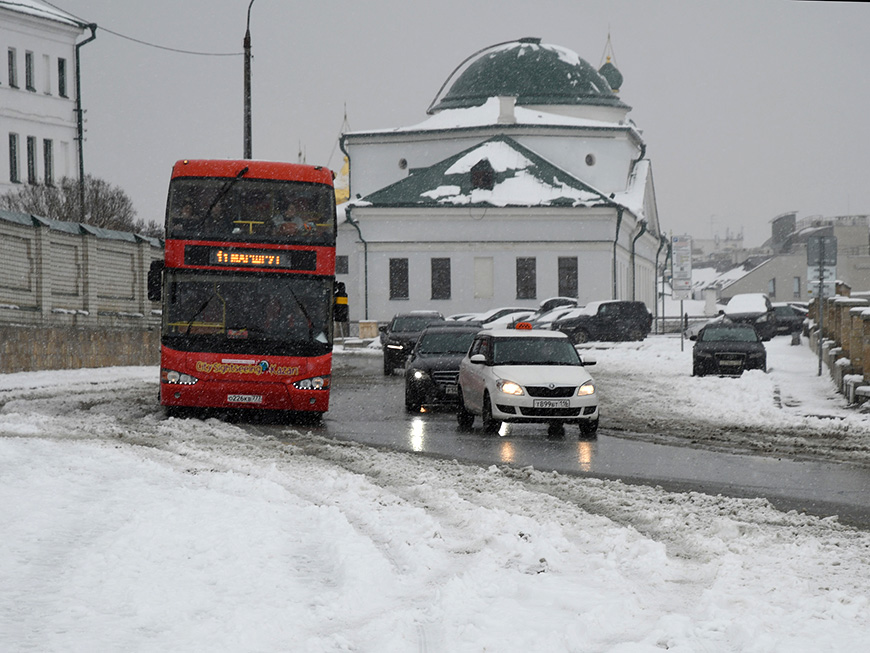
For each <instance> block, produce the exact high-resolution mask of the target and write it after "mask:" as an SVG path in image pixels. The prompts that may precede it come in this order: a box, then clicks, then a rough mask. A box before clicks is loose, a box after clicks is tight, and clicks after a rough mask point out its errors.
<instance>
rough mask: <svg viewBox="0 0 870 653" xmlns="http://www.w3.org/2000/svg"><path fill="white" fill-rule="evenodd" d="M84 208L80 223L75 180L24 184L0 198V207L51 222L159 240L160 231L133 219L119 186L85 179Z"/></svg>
mask: <svg viewBox="0 0 870 653" xmlns="http://www.w3.org/2000/svg"><path fill="white" fill-rule="evenodd" d="M84 189H85V206H84V220H83V221H82V219H81V215H82V211H81V207H80V206H79V201H80V200H79V198H80V189H79V182H78V180H77V179H72V178H70V177H64V178H63V179H61V180H60V182H59V183H58V184H56V185H52V186H48V185H43V184H28V185H25V186H22V187H21V188H19V189H16V190H12V191H9V192H8V193H6V194H4V195H0V206H2V207H3V208H5V209H8V210H10V211H21V212H23V213H30V214H33V215H38V216H40V217H43V218H49V219H52V220H61V221H64V222H84V224H89V225H93V226H95V227H103V228H105V229H115V230H117V231H133V232H136V233H140V234H143V235H145V236H152V237H159V236H162V235H163V229H162V228H161V227H160V226H158V225H156V224H154V223H153V222H145V221H144V220H142V219H141V218H140V219H137V218H136V209H134V208H133V202H131V201H130V198H129V197H128V196H127V194H126V193H125V192H124V191H123V189H121V188H120V187H119V186H112V185H111V184H109V182H107V181H105V180H103V179H98V178H96V177H94V176H92V175H85V183H84Z"/></svg>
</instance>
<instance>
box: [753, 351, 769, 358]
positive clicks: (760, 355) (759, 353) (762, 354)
mask: <svg viewBox="0 0 870 653" xmlns="http://www.w3.org/2000/svg"><path fill="white" fill-rule="evenodd" d="M765 355H766V354H765V352H763V351H755V352H751V353H750V354H749V358H764V357H765Z"/></svg>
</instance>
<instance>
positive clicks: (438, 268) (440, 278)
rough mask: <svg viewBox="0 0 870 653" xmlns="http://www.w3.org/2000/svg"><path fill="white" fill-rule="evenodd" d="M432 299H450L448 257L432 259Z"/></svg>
mask: <svg viewBox="0 0 870 653" xmlns="http://www.w3.org/2000/svg"><path fill="white" fill-rule="evenodd" d="M432 299H450V259H449V258H433V259H432Z"/></svg>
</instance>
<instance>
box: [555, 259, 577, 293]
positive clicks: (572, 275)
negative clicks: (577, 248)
mask: <svg viewBox="0 0 870 653" xmlns="http://www.w3.org/2000/svg"><path fill="white" fill-rule="evenodd" d="M559 296H560V297H577V296H578V294H577V257H576V256H560V257H559Z"/></svg>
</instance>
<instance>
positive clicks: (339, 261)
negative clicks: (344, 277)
mask: <svg viewBox="0 0 870 653" xmlns="http://www.w3.org/2000/svg"><path fill="white" fill-rule="evenodd" d="M349 269H350V264H349V263H348V259H347V256H346V255H344V256H341V255H340V256H336V257H335V273H336V274H348V270H349Z"/></svg>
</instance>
